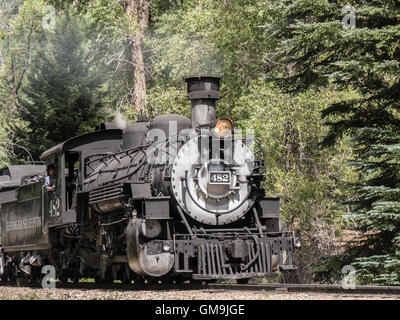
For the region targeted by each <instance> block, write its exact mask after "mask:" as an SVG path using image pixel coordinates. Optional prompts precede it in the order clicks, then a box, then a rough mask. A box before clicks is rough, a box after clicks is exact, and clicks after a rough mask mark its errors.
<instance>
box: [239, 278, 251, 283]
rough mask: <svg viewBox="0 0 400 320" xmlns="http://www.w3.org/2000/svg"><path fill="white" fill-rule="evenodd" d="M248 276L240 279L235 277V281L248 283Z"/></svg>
mask: <svg viewBox="0 0 400 320" xmlns="http://www.w3.org/2000/svg"><path fill="white" fill-rule="evenodd" d="M249 280H250V279H249V278H241V279H236V282H237V283H238V284H248V283H249Z"/></svg>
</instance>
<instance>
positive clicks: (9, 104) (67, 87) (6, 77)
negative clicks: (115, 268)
mask: <svg viewBox="0 0 400 320" xmlns="http://www.w3.org/2000/svg"><path fill="white" fill-rule="evenodd" d="M194 74H216V75H221V76H223V80H222V88H221V100H220V101H219V103H218V108H217V112H218V115H219V116H228V117H230V118H231V119H232V120H233V121H234V123H235V125H236V126H238V127H239V128H242V129H244V130H245V129H248V128H251V129H253V130H254V132H255V135H256V137H257V138H259V139H260V141H261V143H262V146H263V148H264V149H265V152H266V155H267V156H266V172H265V174H266V180H265V182H264V188H265V190H266V192H267V194H269V195H273V196H279V197H280V198H281V211H282V215H283V218H284V223H285V225H286V228H287V229H288V230H294V231H295V233H296V235H297V236H298V237H299V238H300V239H301V243H302V247H301V249H300V250H299V251H298V252H297V253H296V257H295V259H296V264H297V266H298V268H297V270H296V272H295V273H294V274H292V275H291V276H290V277H291V279H290V281H293V282H300V283H312V282H316V283H335V282H340V281H341V280H342V279H343V277H344V276H345V275H346V273H344V272H343V268H344V267H345V266H351V267H353V268H354V270H355V275H356V280H357V283H359V284H375V285H399V284H400V113H399V111H400V3H399V2H398V1H395V0H363V1H361V0H346V1H342V0H335V1H328V0H74V1H72V0H0V167H2V166H5V165H8V164H23V163H31V162H35V161H38V160H39V156H40V154H41V153H42V152H43V151H45V150H47V149H48V148H50V147H52V146H54V145H55V144H58V143H60V142H62V141H64V140H67V139H69V138H71V137H73V136H76V135H79V134H83V133H86V132H90V131H92V130H93V129H94V128H95V127H96V126H97V125H99V124H100V123H103V122H105V121H115V122H116V123H121V125H123V124H124V123H126V122H134V121H136V119H137V118H138V117H139V116H140V115H146V116H148V117H149V118H152V117H154V116H156V115H159V114H164V113H179V114H182V115H186V116H189V115H190V103H189V102H188V100H187V98H186V90H185V83H184V82H183V81H182V79H183V77H185V76H188V75H194Z"/></svg>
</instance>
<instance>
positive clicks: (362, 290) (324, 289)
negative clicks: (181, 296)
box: [0, 282, 400, 296]
mask: <svg viewBox="0 0 400 320" xmlns="http://www.w3.org/2000/svg"><path fill="white" fill-rule="evenodd" d="M1 286H12V287H16V286H17V285H16V284H5V283H0V287H1ZM18 286H19V287H33V288H40V285H39V284H36V283H24V284H19V285H18ZM56 287H57V288H60V289H84V290H99V289H103V290H129V291H137V290H138V291H146V290H147V291H148V290H150V291H157V290H159V291H161V290H218V291H219V290H221V291H227V290H238V291H281V292H296V293H300V292H302V293H307V292H308V293H311V292H315V293H339V294H392V295H399V296H400V286H356V287H355V288H354V289H344V288H343V287H342V286H341V285H325V284H224V283H212V284H189V283H183V284H154V283H152V284H121V283H113V284H96V283H89V282H79V283H66V284H61V283H57V286H56Z"/></svg>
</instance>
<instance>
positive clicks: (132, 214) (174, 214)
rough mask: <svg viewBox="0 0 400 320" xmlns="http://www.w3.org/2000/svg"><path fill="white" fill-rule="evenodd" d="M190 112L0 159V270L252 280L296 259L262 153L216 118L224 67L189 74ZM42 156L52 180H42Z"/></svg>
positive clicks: (10, 276) (11, 276)
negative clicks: (25, 156) (32, 155)
mask: <svg viewBox="0 0 400 320" xmlns="http://www.w3.org/2000/svg"><path fill="white" fill-rule="evenodd" d="M185 81H186V82H187V86H188V98H189V100H191V104H192V116H191V119H188V118H186V117H184V116H181V115H174V114H169V115H160V116H157V117H155V118H154V119H153V120H152V121H150V122H149V121H147V120H146V119H139V121H138V122H136V123H133V124H130V125H128V126H127V127H126V128H125V129H124V130H121V129H118V128H117V127H116V125H114V124H103V125H101V126H100V127H98V128H97V130H96V131H94V132H91V133H88V134H85V135H82V136H78V137H74V138H72V139H70V140H68V141H65V142H63V143H61V144H59V145H57V146H55V147H53V148H51V149H49V150H47V151H46V152H44V153H43V154H42V156H41V159H42V160H43V162H44V163H45V165H23V166H9V167H6V168H3V169H1V170H0V222H1V223H0V228H1V229H0V235H1V237H0V249H1V251H0V277H1V280H2V281H14V280H15V278H16V277H18V276H26V277H28V278H30V279H31V280H35V279H40V277H41V270H42V267H43V266H45V265H52V266H54V267H55V270H56V275H57V278H58V279H60V280H61V281H68V280H72V281H78V280H79V279H80V278H94V279H95V280H96V281H99V282H112V281H114V280H121V281H122V282H124V283H130V282H131V281H132V280H133V281H134V282H136V283H140V282H142V283H143V282H144V281H147V282H154V281H157V282H158V281H163V282H181V281H185V280H191V281H214V280H218V279H237V281H238V282H246V281H248V279H250V278H252V277H262V276H267V275H270V274H272V273H273V272H275V271H277V270H281V271H284V270H292V269H294V268H295V266H294V264H293V257H292V253H293V250H294V248H296V247H298V246H299V245H300V243H299V241H298V239H296V238H295V237H294V235H293V233H292V232H288V231H284V230H283V228H282V223H281V219H280V213H279V199H278V198H272V197H267V196H266V195H265V192H264V190H263V189H262V188H261V186H260V184H261V183H262V181H263V167H264V152H263V150H262V148H261V147H260V146H259V144H258V143H257V141H256V140H255V139H253V138H251V137H250V138H249V137H247V138H244V137H242V136H241V135H240V134H238V132H237V130H235V128H234V126H233V123H232V121H231V120H230V119H229V118H221V119H217V118H216V113H215V103H216V101H217V100H218V99H219V82H220V78H218V77H212V76H201V77H189V78H186V79H185ZM46 166H47V168H48V166H53V167H55V168H56V172H57V174H56V178H55V182H56V187H55V190H52V191H49V190H47V188H46V186H45V185H44V177H45V175H46Z"/></svg>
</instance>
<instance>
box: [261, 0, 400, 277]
mask: <svg viewBox="0 0 400 320" xmlns="http://www.w3.org/2000/svg"><path fill="white" fill-rule="evenodd" d="M272 8H273V9H272V10H275V11H276V13H277V14H276V16H277V18H276V21H275V23H271V24H269V25H268V26H267V31H266V33H267V34H272V35H274V36H275V37H276V36H279V37H280V40H281V45H280V48H279V50H277V51H278V52H280V57H281V59H280V61H279V62H280V63H282V64H284V65H285V66H286V72H287V74H289V76H288V77H285V78H284V79H278V82H281V83H282V84H283V86H284V87H285V88H289V89H291V90H303V89H305V88H310V87H314V88H317V89H318V88H321V87H325V86H331V87H332V88H333V89H334V90H351V91H353V92H354V97H353V98H351V99H344V100H341V101H339V102H336V103H333V104H331V105H328V106H327V107H326V108H325V110H324V111H323V113H322V116H323V117H324V118H325V119H326V123H327V125H328V126H329V127H330V130H329V133H328V134H327V135H326V137H325V140H324V144H325V145H332V144H335V143H337V141H338V140H339V139H340V138H341V137H343V136H344V135H350V136H351V137H352V142H353V146H354V154H355V158H354V160H353V161H352V162H351V164H352V165H354V166H355V167H356V169H357V172H358V173H359V178H358V181H357V182H356V183H354V184H352V186H351V187H352V188H353V190H355V192H356V195H357V196H356V198H355V199H354V201H353V202H352V203H351V205H352V212H353V214H351V215H349V216H348V218H350V219H352V220H353V221H354V222H355V224H356V229H357V230H358V231H360V232H362V233H363V237H362V238H361V239H359V241H357V242H355V243H351V245H350V246H349V248H348V249H347V250H346V253H345V254H344V255H343V256H342V262H343V263H352V264H353V265H354V266H356V270H357V271H356V274H357V275H358V278H359V279H360V280H361V281H363V282H368V283H387V284H392V283H396V284H400V279H399V272H400V250H399V248H400V247H399V245H400V202H399V201H400V181H399V169H400V163H399V161H400V157H399V155H400V151H399V148H400V132H399V128H400V126H399V125H400V117H399V110H400V46H399V43H400V3H399V2H398V1H393V0H373V1H372V0H371V1H368V0H367V1H347V0H346V1H335V2H333V1H327V0H317V1H315V0H287V1H275V2H274V6H272ZM341 267H342V266H340V268H341ZM339 270H340V269H339Z"/></svg>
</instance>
